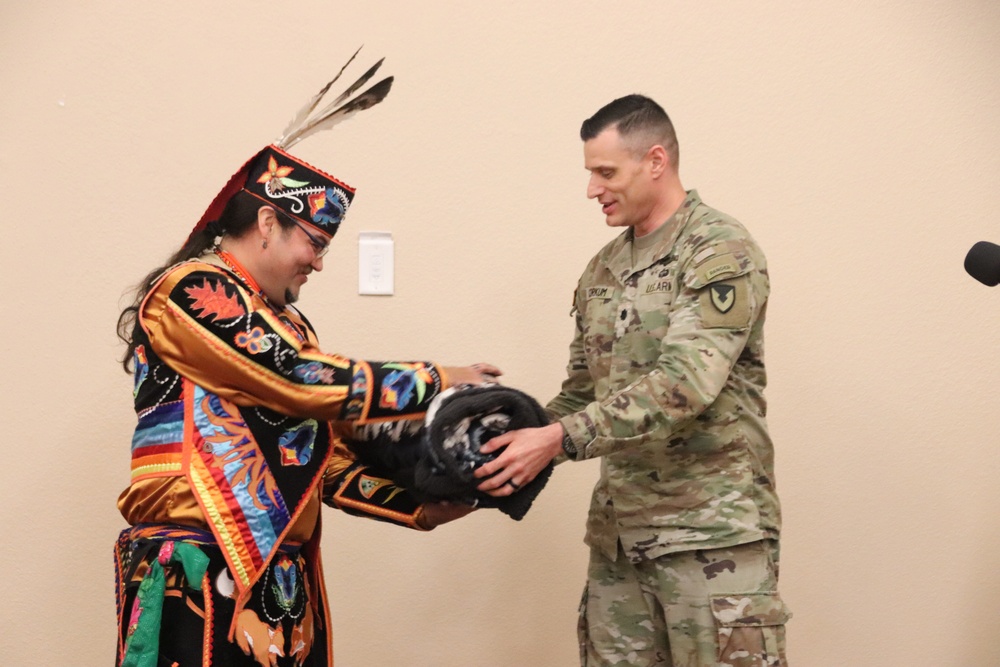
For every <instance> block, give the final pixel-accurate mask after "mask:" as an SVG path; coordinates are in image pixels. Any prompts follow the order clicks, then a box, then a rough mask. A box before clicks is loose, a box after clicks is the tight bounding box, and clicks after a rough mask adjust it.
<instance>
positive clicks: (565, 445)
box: [560, 424, 577, 461]
mask: <svg viewBox="0 0 1000 667" xmlns="http://www.w3.org/2000/svg"><path fill="white" fill-rule="evenodd" d="M560 426H562V424H560ZM562 450H563V453H564V454H566V456H567V457H569V458H570V459H571V460H574V461H575V460H576V455H577V448H576V444H574V442H573V438H571V437H570V436H569V433H568V432H567V431H566V427H565V426H562Z"/></svg>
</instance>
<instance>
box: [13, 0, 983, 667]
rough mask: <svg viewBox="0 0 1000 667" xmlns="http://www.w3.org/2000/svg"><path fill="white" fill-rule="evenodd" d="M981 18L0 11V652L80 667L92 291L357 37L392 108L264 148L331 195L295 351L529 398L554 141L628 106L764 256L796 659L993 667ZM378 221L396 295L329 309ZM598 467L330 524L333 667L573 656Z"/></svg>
mask: <svg viewBox="0 0 1000 667" xmlns="http://www.w3.org/2000/svg"><path fill="white" fill-rule="evenodd" d="M209 6H213V7H221V8H222V9H216V10H214V11H213V10H210V9H206V7H209ZM238 12H239V13H238ZM998 29H1000V5H998V4H997V3H996V2H993V1H991V0H978V1H976V0H937V1H934V0H916V1H908V2H904V1H903V0H897V1H894V2H890V1H886V0H880V1H873V2H858V1H846V2H718V1H710V2H680V1H676V0H659V1H655V2H654V1H639V0H631V1H624V2H617V3H608V2H604V3H598V2H593V1H585V2H558V3H556V2H553V3H547V2H537V1H527V0H511V1H508V2H503V3H494V4H489V5H488V4H485V3H471V2H470V3H457V2H455V3H447V2H438V1H432V0H425V1H423V2H403V1H401V0H395V1H388V0H386V1H372V2H354V3H333V2H322V1H320V0H312V1H310V2H301V3H280V2H232V1H230V2H215V3H195V2H158V3H147V2H142V3H140V2H113V1H111V0H95V1H92V2H69V1H66V0H64V1H62V2H55V1H53V2H31V3H28V2H19V3H15V2H12V1H11V0H7V1H6V2H3V3H0V174H3V176H2V180H3V182H4V191H5V196H4V197H3V204H2V209H3V220H4V222H3V234H2V236H0V253H2V256H0V272H2V273H0V276H2V286H3V296H2V299H3V312H4V313H5V314H6V317H5V320H4V321H5V327H6V328H5V335H4V338H3V339H4V344H3V352H2V362H3V366H2V377H3V379H4V392H5V395H4V401H3V424H4V429H5V432H6V437H5V438H4V442H5V443H6V446H5V447H4V451H5V457H6V462H5V464H4V465H3V467H2V468H0V500H2V507H3V510H2V516H3V537H2V546H0V627H2V628H3V632H2V633H0V656H2V658H0V663H2V664H3V665H5V666H6V665H11V666H33V665H38V666H42V665H44V666H51V665H60V666H61V665H66V666H77V665H104V664H109V661H110V660H111V658H112V652H113V641H114V640H113V634H114V618H113V617H114V604H113V597H112V578H111V576H112V570H111V545H112V543H113V541H114V538H115V536H116V534H117V532H118V530H119V529H120V528H121V527H122V526H123V522H122V520H121V518H120V516H119V515H118V513H117V511H116V509H115V500H116V497H117V494H118V493H119V491H120V490H121V489H122V488H124V486H125V484H126V482H127V478H128V462H127V456H128V454H127V452H128V442H129V439H130V435H131V427H132V425H133V423H134V418H133V417H132V415H131V414H130V405H129V394H130V388H131V384H130V378H128V377H127V376H126V375H125V374H123V373H122V372H121V370H120V369H119V368H117V366H116V356H117V355H118V354H119V352H120V347H119V346H118V344H117V342H116V339H115V337H114V334H113V325H114V320H115V317H116V315H117V313H118V309H119V306H120V297H121V294H122V292H123V291H124V290H125V289H126V288H127V287H128V286H129V285H130V284H133V283H134V282H135V281H136V280H137V279H138V278H139V277H140V276H141V275H142V274H143V273H144V272H145V271H146V270H148V269H149V268H151V267H152V266H153V265H156V264H158V263H159V262H160V261H161V260H162V259H164V258H165V257H166V256H167V255H168V254H169V253H170V252H171V251H172V250H173V249H174V248H175V247H176V246H177V245H178V244H179V243H180V242H181V240H183V238H184V237H185V235H186V234H187V232H188V230H189V228H190V226H191V225H192V223H193V221H194V220H195V219H196V218H197V217H198V216H199V215H200V214H201V212H202V211H203V209H204V208H205V206H206V205H207V203H208V201H209V200H210V199H211V197H212V196H213V195H214V194H215V192H216V191H217V190H218V189H219V187H221V185H222V183H223V182H224V181H225V179H226V178H227V177H228V175H229V174H230V173H232V171H234V170H235V169H236V168H237V167H238V166H239V165H240V164H241V163H242V162H243V160H244V159H245V158H247V157H248V156H249V155H250V154H251V153H252V152H254V151H256V150H257V149H258V148H260V147H261V146H263V145H264V144H265V143H267V142H268V141H270V140H272V139H273V138H274V137H275V136H276V135H277V133H278V132H279V131H280V129H281V128H282V127H283V126H284V123H285V122H286V121H287V120H288V118H289V117H290V116H291V114H292V112H293V111H294V110H295V108H297V106H298V104H299V103H300V102H301V101H303V100H304V99H305V98H306V97H307V96H308V95H309V94H311V93H312V92H313V90H314V89H315V88H317V87H318V86H319V85H320V83H321V82H322V81H324V79H325V77H327V76H329V75H330V74H331V73H332V72H333V71H334V69H335V68H336V67H338V66H339V65H340V64H341V62H342V61H343V60H344V59H345V58H346V57H347V56H348V55H349V54H350V52H351V51H352V50H353V49H354V48H355V47H356V46H357V45H358V44H360V43H362V42H363V43H365V45H366V46H365V51H364V52H363V53H366V54H367V58H368V59H372V58H374V57H376V56H378V55H383V54H384V55H385V56H386V57H387V59H386V65H385V67H386V69H387V70H389V71H390V72H392V73H394V74H395V75H396V76H397V82H396V86H395V88H394V90H393V92H392V95H390V97H389V98H388V101H387V102H386V103H385V104H384V105H382V106H380V107H378V108H377V109H375V110H373V111H370V112H367V113H365V114H363V115H361V116H359V117H358V118H356V119H355V120H353V121H351V122H350V123H348V124H347V125H345V126H343V127H342V129H339V130H337V131H336V132H335V133H330V134H327V135H322V136H319V137H316V138H314V139H310V140H309V141H307V142H305V143H303V144H302V145H301V147H300V149H297V150H296V152H297V153H298V154H299V155H301V157H303V158H304V159H306V160H309V161H312V162H315V163H316V164H319V165H322V166H325V167H328V168H329V169H330V170H331V171H333V172H334V173H335V174H337V175H338V176H340V177H341V178H343V179H345V180H346V181H347V182H349V183H351V184H354V185H356V186H358V187H359V194H358V198H357V200H356V204H355V206H354V207H353V208H352V210H351V215H350V216H349V218H348V222H347V224H346V226H345V229H344V230H343V231H342V232H341V236H340V237H339V238H338V239H337V242H336V243H335V249H334V250H333V252H331V254H330V258H329V260H328V261H327V269H326V270H325V271H324V274H325V275H324V276H322V279H320V280H316V281H314V282H310V284H309V286H308V289H307V290H306V293H305V296H304V300H303V308H304V310H305V311H306V312H307V314H308V315H309V316H310V317H311V319H312V320H313V322H314V323H315V324H316V325H317V328H318V329H319V331H320V333H321V336H322V340H323V342H324V343H325V345H326V347H327V348H328V349H330V350H334V351H338V352H342V353H347V354H351V355H354V356H359V357H369V358H386V357H402V358H409V357H422V358H432V359H436V360H441V361H444V362H448V363H469V362H473V361H478V360H488V361H491V362H494V363H497V364H499V365H500V366H502V367H503V368H504V369H505V370H506V371H507V376H506V378H507V381H508V383H509V384H511V385H513V386H517V387H520V388H523V389H526V390H528V391H530V392H532V393H533V394H535V395H537V396H538V397H540V398H541V399H543V400H545V399H547V398H548V397H550V396H551V395H552V394H553V393H554V392H555V391H556V390H557V388H558V385H559V381H560V376H561V374H562V372H563V365H564V363H565V356H566V345H567V343H568V342H569V338H570V335H571V321H570V318H569V317H568V310H569V301H570V293H571V290H572V288H573V286H574V284H575V281H576V278H577V275H578V274H579V271H580V270H581V269H582V267H583V264H584V263H585V262H586V260H587V259H588V258H589V257H590V255H591V254H592V253H593V252H595V251H596V250H597V249H598V248H599V247H600V245H602V244H603V243H604V242H605V241H606V240H608V239H610V238H611V237H612V235H613V233H612V232H611V231H610V230H608V229H606V228H605V227H604V225H603V220H602V217H601V215H600V211H599V209H598V207H597V206H596V205H595V204H594V203H593V202H589V201H587V200H586V199H585V197H584V188H585V182H586V178H585V173H584V171H583V169H582V153H581V148H580V144H579V141H578V140H577V138H576V131H577V128H578V127H579V122H580V121H581V120H582V119H583V118H584V117H586V116H587V115H589V114H590V113H591V112H593V111H594V110H596V109H597V108H598V107H599V106H600V105H602V104H603V103H605V102H607V101H609V100H610V99H612V98H613V97H616V96H618V95H621V94H625V93H629V92H633V91H641V92H644V93H647V94H649V95H651V96H653V97H654V98H656V99H657V100H659V101H660V102H661V103H662V104H663V105H664V106H665V107H666V108H667V110H668V112H669V113H670V114H671V116H672V117H673V119H674V121H675V123H676V125H677V128H678V132H679V135H680V140H681V146H682V161H681V167H682V169H681V173H682V177H683V180H684V183H685V184H686V185H687V186H688V187H697V188H699V191H700V192H701V194H702V196H703V197H704V198H705V199H706V200H707V201H708V202H709V203H711V204H713V205H715V206H716V207H718V208H721V209H722V210H725V211H727V212H729V213H731V214H732V215H734V216H736V217H737V218H739V219H741V220H743V221H744V222H745V223H746V224H747V225H748V226H749V227H750V228H751V229H752V230H753V231H754V233H755V235H756V237H757V238H758V240H759V241H760V242H761V244H762V245H763V246H764V248H765V250H766V251H767V253H768V258H769V261H770V266H771V275H772V279H773V299H772V303H771V309H770V318H769V328H768V368H769V370H770V371H771V379H772V382H771V387H770V390H769V398H770V401H771V408H772V409H771V415H770V419H771V427H772V429H773V433H774V437H775V441H776V443H777V448H778V451H777V465H778V476H779V489H780V492H781V495H782V500H783V503H784V507H785V531H786V532H785V539H784V550H783V573H782V589H783V593H784V595H785V597H786V599H787V601H788V603H789V604H790V605H791V607H792V608H793V609H794V612H795V618H794V620H793V621H792V623H791V624H790V626H789V632H790V640H789V644H790V654H791V658H792V660H793V662H794V664H795V665H799V666H802V665H808V666H811V667H817V666H818V667H825V666H830V667H834V666H842V665H852V666H872V667H876V666H884V665H906V666H907V667H911V666H914V665H918V666H919V665H928V666H930V665H935V666H937V665H977V666H978V665H988V664H1000V645H998V644H997V642H996V640H995V635H996V631H995V628H994V627H993V626H994V624H995V623H994V621H995V619H996V615H997V612H996V603H995V601H996V599H997V597H998V595H1000V574H998V572H1000V550H998V546H1000V545H998V533H1000V518H998V516H1000V515H998V512H997V509H996V504H997V501H998V500H1000V456H998V452H997V449H996V448H997V430H998V428H1000V426H998V423H997V419H996V418H995V414H996V410H997V407H998V401H1000V399H998V397H997V394H996V391H995V388H996V384H997V378H998V377H1000V349H998V346H1000V290H996V291H992V292H991V291H989V290H988V289H987V288H985V287H983V286H981V285H979V284H978V283H975V282H974V281H973V280H972V279H971V278H969V277H968V276H967V275H965V273H964V272H963V270H962V259H963V257H964V254H965V252H966V250H967V249H968V248H969V246H970V245H971V244H972V243H973V242H975V241H978V240H981V239H989V240H993V241H1000V186H998V183H1000V130H998V125H997V121H998V116H997V109H1000V77H998V63H1000V46H998V41H997V38H996V35H997V33H998ZM376 229H381V230H391V231H392V232H393V234H394V236H395V239H396V246H397V264H396V273H397V293H396V295H395V296H394V297H391V298H375V297H359V296H358V295H357V294H356V293H355V292H356V288H355V285H356V275H357V259H356V244H357V232H358V231H359V230H376ZM596 472H597V471H596V466H595V465H594V464H592V463H590V464H577V465H568V466H564V467H562V468H560V469H559V470H558V471H557V474H556V475H555V477H554V479H553V481H552V482H551V483H550V485H549V487H548V488H547V489H546V491H545V493H544V494H543V495H542V496H541V497H540V498H539V499H538V501H537V504H536V506H535V508H534V509H533V510H532V511H531V513H530V514H529V515H528V517H527V518H526V519H525V520H524V521H523V522H521V523H515V522H513V521H510V520H509V519H507V518H505V517H504V516H502V515H500V514H498V513H495V512H488V511H483V512H479V513H477V514H474V515H473V516H471V517H470V518H469V519H467V520H465V521H463V522H461V523H459V524H453V525H449V526H446V527H443V528H442V529H440V530H438V531H436V532H434V533H432V534H429V535H423V534H415V533H410V532H408V531H404V530H400V529H394V528H391V527H387V526H384V525H381V524H376V523H374V522H369V521H361V520H356V519H351V518H349V517H345V516H343V515H341V514H339V513H337V512H334V511H329V512H328V513H327V514H326V516H327V519H328V521H327V523H326V526H325V534H324V538H323V539H324V546H325V549H326V555H325V565H326V569H327V572H328V580H329V581H328V583H329V585H330V589H331V592H332V606H333V614H334V618H335V621H336V626H335V632H336V654H337V658H338V664H339V665H341V666H347V667H352V666H358V665H366V664H368V665H388V666H390V667H395V666H397V665H412V666H416V667H430V666H435V667H469V666H475V667H499V666H514V667H548V666H550V665H571V664H573V663H574V659H575V658H574V656H575V646H574V626H575V610H576V603H577V599H578V594H579V590H580V586H581V584H582V581H583V568H584V564H585V560H586V551H585V548H584V546H583V545H582V543H581V537H582V532H583V521H584V514H585V510H586V506H587V502H588V495H589V489H590V487H591V485H592V484H593V480H594V479H595V477H596Z"/></svg>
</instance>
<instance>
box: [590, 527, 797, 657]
mask: <svg viewBox="0 0 1000 667" xmlns="http://www.w3.org/2000/svg"><path fill="white" fill-rule="evenodd" d="M774 547H775V545H774V544H773V543H772V542H771V541H760V542H752V543H750V544H743V545H739V546H736V547H728V548H723V549H708V550H702V549H696V550H694V551H686V552H682V553H675V554H669V555H666V556H661V557H660V558H657V559H654V560H644V561H641V562H639V563H630V562H629V561H628V559H626V558H625V557H624V553H621V552H620V551H619V554H618V556H619V557H618V558H616V559H615V560H609V559H608V558H606V557H605V556H604V554H602V553H601V552H600V551H599V550H596V549H594V550H592V551H591V560H590V571H589V581H588V584H587V587H586V589H585V590H584V595H583V600H582V601H581V605H580V624H579V638H580V664H581V665H583V667H626V666H627V667H647V666H648V667H652V666H654V665H655V666H656V667H708V666H713V667H714V666H716V665H718V666H721V667H784V666H785V665H787V660H786V657H785V622H786V621H787V619H788V617H789V615H790V614H789V612H788V610H787V609H786V607H785V605H784V603H783V602H782V601H781V598H780V597H779V596H778V593H777V591H776V586H777V563H776V561H775V560H774V558H775V557H776V553H775V552H774Z"/></svg>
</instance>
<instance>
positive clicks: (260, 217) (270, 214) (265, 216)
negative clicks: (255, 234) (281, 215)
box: [257, 206, 278, 239]
mask: <svg viewBox="0 0 1000 667" xmlns="http://www.w3.org/2000/svg"><path fill="white" fill-rule="evenodd" d="M277 225H278V214H277V213H275V211H274V209H273V208H272V207H270V206H261V207H260V208H259V209H257V229H258V230H259V231H260V235H261V236H263V237H264V238H265V239H266V238H270V236H271V233H272V232H273V231H274V228H275V226H277Z"/></svg>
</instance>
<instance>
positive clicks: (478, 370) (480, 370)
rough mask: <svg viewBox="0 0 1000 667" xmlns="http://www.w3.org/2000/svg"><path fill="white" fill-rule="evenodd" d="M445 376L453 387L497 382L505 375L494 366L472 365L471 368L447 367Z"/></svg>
mask: <svg viewBox="0 0 1000 667" xmlns="http://www.w3.org/2000/svg"><path fill="white" fill-rule="evenodd" d="M444 374H445V375H446V376H447V377H448V382H449V383H451V384H452V385H456V384H483V383H484V382H496V379H497V378H498V377H500V376H501V375H503V371H501V370H500V369H499V368H497V367H496V366H494V365H493V364H472V365H471V366H446V367H445V369H444Z"/></svg>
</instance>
